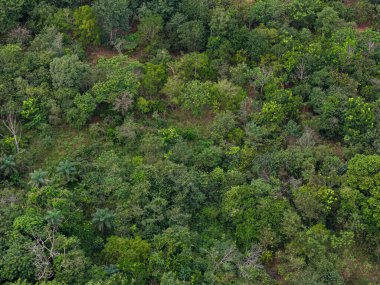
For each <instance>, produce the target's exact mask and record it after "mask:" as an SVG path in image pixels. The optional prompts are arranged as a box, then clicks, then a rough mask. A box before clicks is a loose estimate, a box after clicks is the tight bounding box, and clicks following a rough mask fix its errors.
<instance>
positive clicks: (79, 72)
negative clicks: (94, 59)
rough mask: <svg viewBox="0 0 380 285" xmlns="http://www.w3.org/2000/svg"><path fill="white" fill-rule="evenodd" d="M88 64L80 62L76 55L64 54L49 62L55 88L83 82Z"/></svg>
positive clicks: (79, 84)
mask: <svg viewBox="0 0 380 285" xmlns="http://www.w3.org/2000/svg"><path fill="white" fill-rule="evenodd" d="M88 68H89V67H88V65H87V64H85V63H83V62H81V61H80V60H79V58H78V56H77V55H65V56H63V57H60V58H55V59H53V61H52V62H51V63H50V74H51V77H52V80H53V86H54V87H55V88H57V89H58V88H76V89H79V88H80V87H81V85H82V84H83V78H84V76H85V73H86V71H87V70H88Z"/></svg>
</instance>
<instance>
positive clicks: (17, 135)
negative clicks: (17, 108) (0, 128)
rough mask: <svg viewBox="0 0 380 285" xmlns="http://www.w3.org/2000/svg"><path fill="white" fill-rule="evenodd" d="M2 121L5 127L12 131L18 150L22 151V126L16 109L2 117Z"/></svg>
mask: <svg viewBox="0 0 380 285" xmlns="http://www.w3.org/2000/svg"><path fill="white" fill-rule="evenodd" d="M2 122H3V125H4V126H5V128H6V129H7V130H8V131H9V132H10V133H11V136H12V139H13V143H14V145H15V147H16V152H20V141H21V135H22V127H21V124H20V123H19V122H18V120H17V116H16V113H15V112H14V111H10V112H8V114H7V115H6V116H5V117H4V118H3V119H2ZM3 136H4V135H3Z"/></svg>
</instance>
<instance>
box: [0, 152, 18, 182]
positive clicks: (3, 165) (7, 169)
mask: <svg viewBox="0 0 380 285" xmlns="http://www.w3.org/2000/svg"><path fill="white" fill-rule="evenodd" d="M0 173H1V174H2V175H3V176H4V177H11V176H12V175H15V174H18V170H17V164H16V160H15V157H14V156H13V155H8V156H4V157H2V158H1V159H0Z"/></svg>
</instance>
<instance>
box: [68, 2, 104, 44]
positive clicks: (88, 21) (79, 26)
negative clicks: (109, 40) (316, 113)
mask: <svg viewBox="0 0 380 285" xmlns="http://www.w3.org/2000/svg"><path fill="white" fill-rule="evenodd" d="M74 35H75V37H77V38H78V41H79V42H80V43H81V44H82V45H83V46H85V47H86V46H88V45H97V44H99V43H100V32H99V27H98V23H97V21H96V17H95V15H94V12H93V10H92V8H91V7H90V6H88V5H84V6H81V7H79V8H78V9H76V10H75V11H74Z"/></svg>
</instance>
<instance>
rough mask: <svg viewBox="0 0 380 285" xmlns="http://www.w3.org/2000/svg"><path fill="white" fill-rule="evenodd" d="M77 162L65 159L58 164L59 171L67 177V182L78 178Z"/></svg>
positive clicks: (64, 177)
mask: <svg viewBox="0 0 380 285" xmlns="http://www.w3.org/2000/svg"><path fill="white" fill-rule="evenodd" d="M75 166H76V164H75V163H73V162H71V161H69V160H63V161H61V162H60V163H59V164H58V167H57V172H58V174H59V175H60V176H61V177H63V179H65V181H67V182H74V181H76V180H77V174H78V171H77V169H76V167H75Z"/></svg>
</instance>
